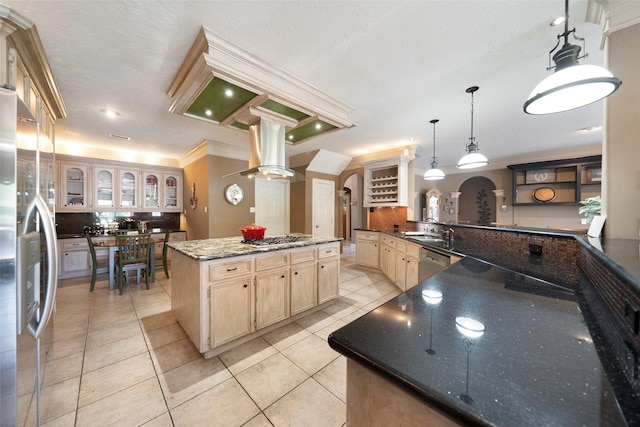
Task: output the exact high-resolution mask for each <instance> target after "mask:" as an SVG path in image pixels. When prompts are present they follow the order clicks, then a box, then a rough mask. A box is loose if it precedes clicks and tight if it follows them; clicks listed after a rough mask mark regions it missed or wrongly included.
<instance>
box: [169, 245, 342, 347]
mask: <svg viewBox="0 0 640 427" xmlns="http://www.w3.org/2000/svg"><path fill="white" fill-rule="evenodd" d="M216 240H220V241H224V240H225V239H211V241H216ZM193 242H194V241H190V242H184V243H185V244H192V243H193ZM207 242H209V241H207ZM224 246H225V245H224V244H221V246H220V247H224ZM226 247H227V249H226V250H227V251H228V248H229V246H226ZM256 251H257V253H253V254H247V255H241V256H231V257H226V258H218V259H211V260H198V259H194V258H193V257H190V256H188V255H187V254H185V253H183V252H181V251H178V250H175V248H173V247H172V245H170V246H169V259H170V260H171V269H172V273H171V280H172V288H171V308H172V310H173V312H174V314H175V316H176V318H177V319H178V322H179V323H180V325H181V326H182V327H183V329H184V330H185V332H186V333H187V335H188V336H189V338H190V339H191V341H192V342H193V343H194V344H195V346H196V347H197V348H198V351H199V352H200V353H202V354H203V356H204V357H205V358H209V357H213V356H215V355H217V354H219V353H221V352H223V351H226V350H228V349H230V348H232V347H235V346H236V345H239V344H242V343H244V342H246V341H249V340H251V339H253V338H255V337H257V336H260V335H262V334H264V333H267V332H270V331H272V330H274V329H275V328H278V327H280V326H282V325H284V324H286V323H288V322H292V321H294V320H296V319H298V318H300V317H302V316H305V315H306V314H308V313H310V312H312V311H315V310H319V309H320V308H322V307H324V304H325V303H330V301H331V300H333V299H335V298H337V297H338V296H339V283H340V282H339V280H340V243H339V242H330V243H321V244H316V245H309V246H304V247H293V248H287V249H278V250H270V251H267V252H266V253H261V252H260V251H259V250H256ZM175 278H179V279H176V280H177V282H175V283H174V282H173V281H174V279H175Z"/></svg>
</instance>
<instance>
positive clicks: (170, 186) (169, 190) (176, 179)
mask: <svg viewBox="0 0 640 427" xmlns="http://www.w3.org/2000/svg"><path fill="white" fill-rule="evenodd" d="M162 183H163V193H164V199H163V200H164V210H165V211H169V212H180V211H181V210H182V176H181V175H179V174H165V175H164V178H163V180H162Z"/></svg>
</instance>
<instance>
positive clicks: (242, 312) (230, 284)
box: [208, 275, 254, 347]
mask: <svg viewBox="0 0 640 427" xmlns="http://www.w3.org/2000/svg"><path fill="white" fill-rule="evenodd" d="M251 279H252V278H251V276H250V275H244V276H243V275H238V277H235V278H229V279H227V280H222V281H220V282H217V283H214V284H212V285H211V286H210V287H209V292H208V295H209V313H210V324H209V330H210V334H211V336H210V337H209V342H208V345H209V347H216V346H219V345H221V344H224V343H227V342H229V341H232V340H234V339H236V338H240V337H242V336H244V335H247V334H249V333H251V332H253V325H254V322H253V300H254V295H253V287H252V286H251Z"/></svg>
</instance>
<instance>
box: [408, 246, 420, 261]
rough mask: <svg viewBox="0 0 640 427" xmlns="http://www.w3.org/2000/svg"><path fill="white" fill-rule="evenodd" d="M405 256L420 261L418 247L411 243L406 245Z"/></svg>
mask: <svg viewBox="0 0 640 427" xmlns="http://www.w3.org/2000/svg"><path fill="white" fill-rule="evenodd" d="M407 256H409V257H412V258H415V259H420V246H418V245H414V244H413V243H407Z"/></svg>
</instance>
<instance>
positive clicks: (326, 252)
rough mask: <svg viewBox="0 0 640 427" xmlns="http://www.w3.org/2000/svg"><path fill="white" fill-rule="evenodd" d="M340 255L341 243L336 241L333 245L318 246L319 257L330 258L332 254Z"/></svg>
mask: <svg viewBox="0 0 640 427" xmlns="http://www.w3.org/2000/svg"><path fill="white" fill-rule="evenodd" d="M338 255H340V244H339V243H336V244H333V245H327V246H321V247H319V248H318V258H319V259H322V258H329V257H332V256H338Z"/></svg>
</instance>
